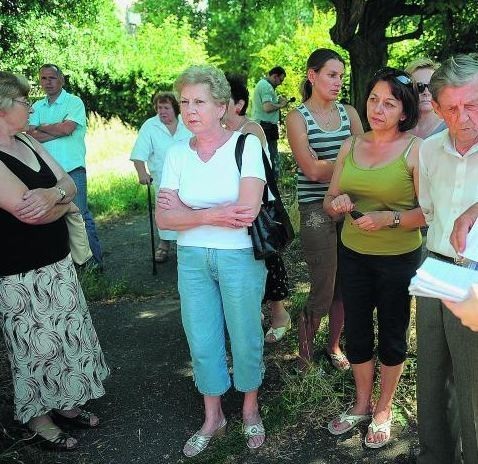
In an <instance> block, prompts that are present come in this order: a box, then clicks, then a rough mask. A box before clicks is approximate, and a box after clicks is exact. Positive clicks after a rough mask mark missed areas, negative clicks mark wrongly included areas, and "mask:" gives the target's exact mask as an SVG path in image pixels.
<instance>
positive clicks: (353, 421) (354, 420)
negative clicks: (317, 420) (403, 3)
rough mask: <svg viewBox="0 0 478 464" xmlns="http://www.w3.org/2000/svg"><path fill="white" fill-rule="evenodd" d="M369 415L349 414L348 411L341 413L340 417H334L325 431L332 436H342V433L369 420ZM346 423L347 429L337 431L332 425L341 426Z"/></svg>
mask: <svg viewBox="0 0 478 464" xmlns="http://www.w3.org/2000/svg"><path fill="white" fill-rule="evenodd" d="M370 417H371V415H370V414H349V412H348V411H345V412H343V413H342V414H340V416H337V417H334V418H333V419H332V420H331V421H330V422H329V423H328V424H327V429H328V431H329V432H330V433H331V434H332V435H342V434H343V433H346V432H348V431H349V430H352V429H353V428H354V427H355V426H356V425H358V424H360V422H365V421H368V420H370ZM344 422H346V423H347V427H344V428H343V429H340V430H337V429H336V428H335V427H334V424H342V423H344Z"/></svg>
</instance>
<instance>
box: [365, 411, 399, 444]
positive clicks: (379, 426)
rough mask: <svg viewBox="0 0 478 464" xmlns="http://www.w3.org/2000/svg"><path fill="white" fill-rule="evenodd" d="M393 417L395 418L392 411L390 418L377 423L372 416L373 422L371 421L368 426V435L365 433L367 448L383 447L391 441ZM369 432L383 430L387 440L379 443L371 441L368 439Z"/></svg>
mask: <svg viewBox="0 0 478 464" xmlns="http://www.w3.org/2000/svg"><path fill="white" fill-rule="evenodd" d="M392 419H393V416H392V414H391V413H390V418H389V419H388V420H386V421H385V422H383V423H382V424H377V423H376V422H375V419H373V418H372V422H370V425H369V426H368V431H367V435H365V440H364V444H365V446H366V447H367V448H373V449H377V448H382V446H385V445H386V444H387V443H388V442H389V441H390V438H391V433H390V429H391V428H392ZM369 432H372V433H373V434H375V433H377V432H381V433H384V434H385V435H386V437H387V438H385V440H383V441H381V442H379V443H375V442H371V441H368V440H367V437H368V434H369Z"/></svg>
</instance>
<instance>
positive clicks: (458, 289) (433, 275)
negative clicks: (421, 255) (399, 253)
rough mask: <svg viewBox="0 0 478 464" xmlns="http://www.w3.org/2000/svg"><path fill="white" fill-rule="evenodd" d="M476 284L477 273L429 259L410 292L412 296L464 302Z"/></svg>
mask: <svg viewBox="0 0 478 464" xmlns="http://www.w3.org/2000/svg"><path fill="white" fill-rule="evenodd" d="M476 283H478V272H477V271H475V270H472V269H468V268H466V267H460V266H456V265H455V264H450V263H447V262H444V261H439V260H437V259H433V258H427V259H426V260H425V261H424V263H423V264H422V265H421V266H420V267H419V268H418V269H417V274H416V276H415V277H413V278H412V280H411V282H410V286H409V287H408V291H409V292H410V295H416V296H428V297H431V298H440V299H444V300H450V301H463V300H464V299H465V298H466V297H467V296H468V294H469V291H470V287H471V285H472V284H476Z"/></svg>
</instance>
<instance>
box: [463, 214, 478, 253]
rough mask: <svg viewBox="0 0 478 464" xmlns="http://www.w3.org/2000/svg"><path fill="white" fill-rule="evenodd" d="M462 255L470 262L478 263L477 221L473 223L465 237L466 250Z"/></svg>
mask: <svg viewBox="0 0 478 464" xmlns="http://www.w3.org/2000/svg"><path fill="white" fill-rule="evenodd" d="M462 255H463V257H464V258H467V259H469V260H471V261H478V221H475V223H474V224H473V227H472V228H471V229H470V232H468V235H467V236H466V248H465V250H464V251H463V253H462Z"/></svg>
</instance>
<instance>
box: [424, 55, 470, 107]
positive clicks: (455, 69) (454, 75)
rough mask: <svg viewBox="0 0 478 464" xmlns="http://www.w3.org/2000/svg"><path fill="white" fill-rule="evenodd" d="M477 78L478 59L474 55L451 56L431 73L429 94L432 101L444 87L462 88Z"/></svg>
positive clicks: (436, 98)
mask: <svg viewBox="0 0 478 464" xmlns="http://www.w3.org/2000/svg"><path fill="white" fill-rule="evenodd" d="M477 76H478V59H477V56H476V55H475V54H470V55H464V54H462V55H455V56H451V57H450V58H448V59H447V60H445V61H444V62H443V64H442V65H441V66H440V67H439V68H438V69H437V70H436V71H435V72H434V73H433V76H432V77H431V79H430V92H431V94H432V97H433V100H435V101H438V96H439V94H440V92H441V91H442V90H443V88H444V87H462V86H464V85H466V84H468V83H470V82H471V81H472V80H473V79H475V78H476V77H477Z"/></svg>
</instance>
